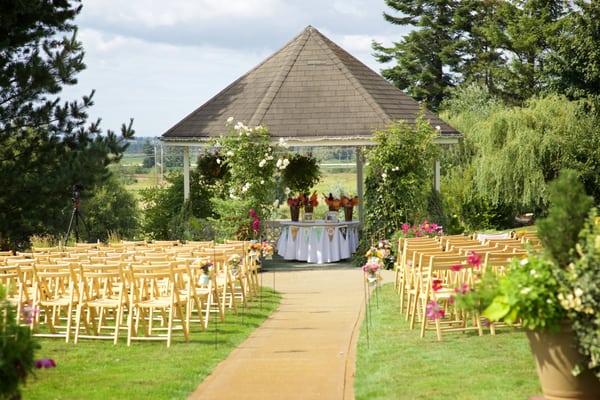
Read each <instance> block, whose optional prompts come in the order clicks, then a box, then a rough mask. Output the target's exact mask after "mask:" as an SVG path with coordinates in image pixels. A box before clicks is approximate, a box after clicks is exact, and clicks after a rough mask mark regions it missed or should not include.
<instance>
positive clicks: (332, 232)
mask: <svg viewBox="0 0 600 400" xmlns="http://www.w3.org/2000/svg"><path fill="white" fill-rule="evenodd" d="M358 225H359V223H358V222H354V221H353V222H336V223H333V222H325V221H314V222H291V221H286V222H281V236H280V237H279V240H278V242H277V253H278V254H279V255H280V256H281V257H283V258H284V259H285V260H298V261H306V262H308V263H314V264H325V263H331V262H336V261H340V260H344V259H347V258H350V256H351V255H352V254H353V253H354V252H355V251H356V248H357V247H358Z"/></svg>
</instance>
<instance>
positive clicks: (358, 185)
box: [356, 147, 365, 222]
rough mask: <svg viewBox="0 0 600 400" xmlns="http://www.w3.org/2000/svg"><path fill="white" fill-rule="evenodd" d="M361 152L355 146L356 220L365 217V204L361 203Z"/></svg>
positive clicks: (362, 181)
mask: <svg viewBox="0 0 600 400" xmlns="http://www.w3.org/2000/svg"><path fill="white" fill-rule="evenodd" d="M363 183H364V179H363V154H362V149H361V148H360V147H356V195H357V196H358V220H359V221H360V222H363V221H364V219H365V206H364V204H363V195H364V189H363Z"/></svg>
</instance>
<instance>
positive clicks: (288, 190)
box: [284, 187, 291, 195]
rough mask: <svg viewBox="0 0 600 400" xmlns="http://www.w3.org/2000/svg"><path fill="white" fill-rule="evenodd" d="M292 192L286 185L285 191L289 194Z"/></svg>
mask: <svg viewBox="0 0 600 400" xmlns="http://www.w3.org/2000/svg"><path fill="white" fill-rule="evenodd" d="M290 192H291V190H290V188H289V187H286V188H285V190H284V193H285V194H286V195H287V194H290Z"/></svg>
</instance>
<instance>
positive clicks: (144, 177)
mask: <svg viewBox="0 0 600 400" xmlns="http://www.w3.org/2000/svg"><path fill="white" fill-rule="evenodd" d="M143 160H144V155H143V154H127V153H126V154H125V155H124V156H123V159H122V160H121V162H120V165H119V166H116V167H115V168H114V169H113V171H114V172H115V174H117V175H118V176H119V175H120V176H121V177H122V178H123V180H124V182H125V187H126V188H127V190H129V191H131V192H132V193H133V194H134V195H136V197H138V196H139V192H140V190H142V189H146V188H149V187H152V186H156V185H157V184H158V179H157V178H158V177H157V176H156V171H155V169H154V168H150V169H147V170H145V171H147V172H145V173H142V172H141V171H140V170H139V169H136V168H134V167H138V166H139V167H141V165H142V162H143ZM338 163H340V162H336V160H331V161H330V160H328V161H327V162H326V164H338ZM344 164H346V163H344ZM142 171H143V170H142ZM321 171H322V174H323V176H322V178H321V181H320V182H319V183H318V184H317V185H316V187H315V188H314V190H316V191H317V193H318V194H319V195H321V194H328V193H330V192H334V193H336V192H339V191H340V190H341V191H342V192H343V193H347V194H356V173H355V172H354V171H355V168H354V166H349V165H344V166H341V167H335V166H329V165H328V166H324V167H322V168H321ZM340 171H344V172H340ZM349 171H351V172H349ZM281 212H282V213H286V212H287V207H286V209H285V210H282V211H281ZM323 212H324V211H323Z"/></svg>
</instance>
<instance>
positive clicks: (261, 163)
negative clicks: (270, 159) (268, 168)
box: [258, 159, 267, 168]
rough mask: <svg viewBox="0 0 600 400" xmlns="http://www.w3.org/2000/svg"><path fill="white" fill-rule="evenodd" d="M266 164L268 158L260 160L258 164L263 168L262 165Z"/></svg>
mask: <svg viewBox="0 0 600 400" xmlns="http://www.w3.org/2000/svg"><path fill="white" fill-rule="evenodd" d="M265 164H267V160H265V159H262V160H260V162H259V163H258V166H259V168H262V167H264V166H265Z"/></svg>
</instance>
